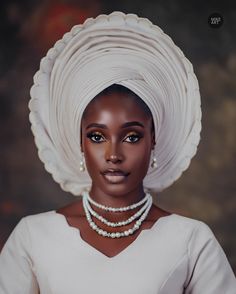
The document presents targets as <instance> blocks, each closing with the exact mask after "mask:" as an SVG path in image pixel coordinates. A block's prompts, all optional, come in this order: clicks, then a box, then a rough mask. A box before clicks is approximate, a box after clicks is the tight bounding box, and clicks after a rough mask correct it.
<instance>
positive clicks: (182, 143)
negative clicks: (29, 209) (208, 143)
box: [29, 12, 201, 195]
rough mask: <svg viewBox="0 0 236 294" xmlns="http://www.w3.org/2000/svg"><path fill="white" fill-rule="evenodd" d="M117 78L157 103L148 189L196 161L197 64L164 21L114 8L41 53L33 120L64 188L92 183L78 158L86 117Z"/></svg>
mask: <svg viewBox="0 0 236 294" xmlns="http://www.w3.org/2000/svg"><path fill="white" fill-rule="evenodd" d="M112 84H120V85H123V86H125V87H127V88H129V89H130V90H131V91H133V92H134V93H136V94H137V95H138V96H139V97H140V98H141V99H143V101H144V102H145V103H146V104H147V105H148V107H149V108H150V110H151V112H152V115H153V120H154V126H155V137H156V138H155V139H156V145H155V149H154V154H155V157H156V158H157V163H158V165H157V167H156V168H155V169H153V168H151V166H150V167H149V169H148V173H147V175H146V177H145V178H144V182H143V184H144V187H145V189H146V190H150V191H154V192H158V191H161V190H163V189H164V188H166V187H168V186H170V185H171V184H172V183H173V182H174V181H175V180H177V179H178V178H179V177H180V175H181V174H182V172H183V171H184V170H186V169H187V168H188V166H189V164H190V160H191V158H192V157H193V156H194V155H195V153H196V150H197V145H198V143H199V140H200V130H201V106H200V94H199V87H198V81H197V78H196V76H195V74H194V72H193V68H192V64H191V63H190V62H189V61H188V59H187V58H186V57H185V56H184V54H183V53H182V51H181V50H180V49H179V48H178V47H177V46H176V45H175V44H174V43H173V41H172V40H171V39H170V37H169V36H167V35H166V34H165V33H164V32H163V31H162V30H161V29H160V28H159V27H158V26H156V25H153V24H152V23H151V22H150V21H149V20H148V19H146V18H140V17H138V16H137V15H135V14H124V13H122V12H113V13H111V14H110V15H104V14H102V15H99V16H98V17H96V18H95V19H94V18H89V19H87V20H86V21H85V22H84V24H82V25H77V26H74V27H73V28H72V30H71V31H70V32H68V33H66V34H65V35H64V36H63V38H62V39H61V40H59V41H57V42H56V44H55V45H54V47H53V48H51V49H50V50H49V51H48V52H47V55H46V56H45V57H44V58H43V59H42V60H41V63H40V69H39V71H38V72H37V73H36V74H35V76H34V85H33V86H32V88H31V97H32V98H31V100H30V103H29V108H30V122H31V124H32V131H33V134H34V136H35V143H36V145H37V147H38V151H39V152H38V153H39V157H40V159H41V160H42V161H43V163H44V165H45V168H46V170H47V171H48V172H50V173H51V174H52V176H53V178H54V180H55V181H56V182H58V183H59V184H60V185H61V187H62V189H64V190H65V191H69V192H71V193H72V194H74V195H81V193H82V191H83V190H88V189H89V188H90V186H91V178H90V177H89V175H88V173H87V171H84V172H81V171H80V165H79V161H80V159H81V149H80V124H81V117H82V114H83V111H84V110H85V108H86V106H87V105H88V103H89V102H90V101H91V100H92V99H93V98H94V97H95V96H96V95H97V94H99V93H100V92H101V91H102V90H104V89H105V88H107V87H109V86H111V85H112Z"/></svg>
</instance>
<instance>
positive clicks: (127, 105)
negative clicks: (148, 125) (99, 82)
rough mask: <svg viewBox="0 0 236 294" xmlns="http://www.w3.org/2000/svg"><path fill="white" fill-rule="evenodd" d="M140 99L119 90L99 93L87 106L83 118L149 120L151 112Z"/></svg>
mask: <svg viewBox="0 0 236 294" xmlns="http://www.w3.org/2000/svg"><path fill="white" fill-rule="evenodd" d="M140 100H141V99H139V98H137V97H136V96H134V95H130V94H126V93H119V92H112V93H109V94H101V95H98V96H97V97H95V98H94V99H93V100H92V101H91V102H90V103H89V104H88V106H87V107H86V109H85V111H84V114H83V120H85V121H87V120H89V121H90V120H96V119H98V120H100V119H106V117H109V116H112V117H113V119H123V120H133V119H135V120H142V121H147V120H149V119H150V114H148V113H147V111H146V109H145V107H144V106H143V104H144V102H142V101H140Z"/></svg>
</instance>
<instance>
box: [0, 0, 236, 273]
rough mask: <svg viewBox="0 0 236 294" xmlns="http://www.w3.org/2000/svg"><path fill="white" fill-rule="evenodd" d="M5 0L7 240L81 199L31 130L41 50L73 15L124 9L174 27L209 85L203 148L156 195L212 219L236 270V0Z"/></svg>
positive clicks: (2, 185) (2, 201) (0, 224)
mask: <svg viewBox="0 0 236 294" xmlns="http://www.w3.org/2000/svg"><path fill="white" fill-rule="evenodd" d="M0 7H1V10H0V16H1V17H0V22H1V23H0V32H1V34H0V37H1V43H0V97H1V100H0V102H1V103H0V248H1V247H2V246H3V244H4V242H5V241H6V239H7V237H8V236H9V234H10V232H11V231H12V229H13V228H14V226H15V225H16V223H17V222H18V221H19V220H20V219H21V217H23V216H25V215H28V214H35V213H39V212H44V211H48V210H51V209H56V208H58V207H60V206H63V205H65V204H66V203H69V202H71V201H74V200H76V198H75V197H73V196H72V195H70V194H69V193H65V192H63V191H62V190H61V189H60V187H59V185H58V184H56V183H55V182H54V181H53V179H52V177H51V176H50V175H49V174H48V173H47V172H46V171H45V170H44V168H43V164H42V163H41V162H40V160H39V158H38V156H37V150H36V147H35V145H34V141H33V136H32V134H31V131H30V124H29V121H28V114H29V110H28V101H29V99H30V97H29V89H30V87H31V85H32V76H33V74H34V73H35V72H36V70H37V69H38V66H39V62H40V59H41V58H42V57H43V56H44V55H45V54H46V52H47V50H48V49H49V48H50V47H51V46H52V45H53V44H54V42H55V41H56V40H57V39H58V38H60V37H61V36H62V35H63V33H65V32H66V31H68V30H70V28H71V27H72V26H73V25H75V24H78V23H81V22H83V21H84V20H85V19H86V18H87V17H91V16H97V15H98V14H100V13H110V12H112V11H113V10H121V11H124V12H127V13H136V14H138V15H139V16H143V17H147V18H149V19H150V20H151V21H152V22H154V23H155V24H157V25H159V26H160V27H161V28H162V29H163V30H164V32H166V33H167V34H169V35H170V36H171V38H172V39H173V40H174V41H175V43H176V44H177V45H178V46H179V47H180V48H181V49H182V50H183V52H184V53H185V55H186V56H187V58H189V59H190V60H191V62H192V63H193V66H194V69H195V72H196V75H197V77H198V79H199V84H200V90H201V95H202V111H203V130H202V133H201V137H202V139H201V142H200V145H199V150H198V153H197V155H196V156H195V157H194V159H193V160H192V162H191V166H190V168H189V169H188V170H187V171H186V172H185V173H184V174H183V175H182V177H181V178H180V180H178V181H177V182H176V183H175V184H174V185H172V186H171V187H170V188H168V189H167V190H165V191H164V192H162V193H160V194H159V195H156V197H155V201H156V203H157V205H159V206H161V207H163V208H164V209H167V210H169V211H172V212H175V213H179V214H182V215H185V216H188V217H192V218H196V219H198V220H202V221H204V222H206V223H207V224H208V225H209V226H210V227H211V229H212V230H213V232H214V233H215V235H216V237H217V239H218V240H219V242H220V244H221V246H222V247H223V249H224V251H225V253H226V255H227V257H228V259H229V261H230V264H231V266H232V268H233V269H234V271H235V272H236V233H235V228H236V200H235V196H236V181H235V180H236V178H235V170H236V38H235V36H236V4H235V1H228V2H227V1H207V3H205V2H204V1H203V0H201V1H200V0H199V1H175V0H165V1H154V0H145V1H141V0H136V1H131V0H130V1H129V0H126V1H125V0H119V1H115V2H114V3H113V1H108V0H86V1H69V0H67V1H65V0H64V1H39V0H19V1H17V0H8V1H3V0H1V4H0ZM214 12H218V13H220V14H221V15H222V16H223V19H224V23H223V25H222V26H221V27H220V28H212V27H210V26H209V24H208V17H209V15H210V14H211V13H214Z"/></svg>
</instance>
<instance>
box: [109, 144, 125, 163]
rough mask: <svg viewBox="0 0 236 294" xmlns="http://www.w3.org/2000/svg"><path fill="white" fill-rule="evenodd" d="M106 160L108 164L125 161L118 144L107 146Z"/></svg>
mask: <svg viewBox="0 0 236 294" xmlns="http://www.w3.org/2000/svg"><path fill="white" fill-rule="evenodd" d="M105 158H106V161H107V162H109V161H110V162H112V163H120V162H122V161H123V160H124V158H123V155H122V154H121V150H119V148H118V146H117V144H116V143H110V144H108V146H107V149H106V154H105Z"/></svg>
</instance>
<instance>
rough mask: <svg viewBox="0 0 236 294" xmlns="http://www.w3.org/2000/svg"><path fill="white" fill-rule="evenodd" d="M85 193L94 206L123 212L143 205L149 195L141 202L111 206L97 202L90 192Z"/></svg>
mask: <svg viewBox="0 0 236 294" xmlns="http://www.w3.org/2000/svg"><path fill="white" fill-rule="evenodd" d="M84 195H86V197H87V198H88V201H89V202H90V203H92V204H93V205H94V206H96V207H98V208H101V209H103V210H106V211H111V212H123V211H127V210H131V209H135V208H136V207H138V206H140V205H142V204H143V203H144V202H145V201H146V200H147V198H148V197H149V196H148V195H149V194H148V193H147V194H146V196H145V197H144V198H143V199H142V200H140V201H139V202H137V203H134V204H131V205H129V206H126V207H109V206H105V205H103V204H100V203H97V202H96V201H94V200H93V199H92V198H91V197H90V195H89V193H88V192H87V191H85V192H84Z"/></svg>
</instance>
